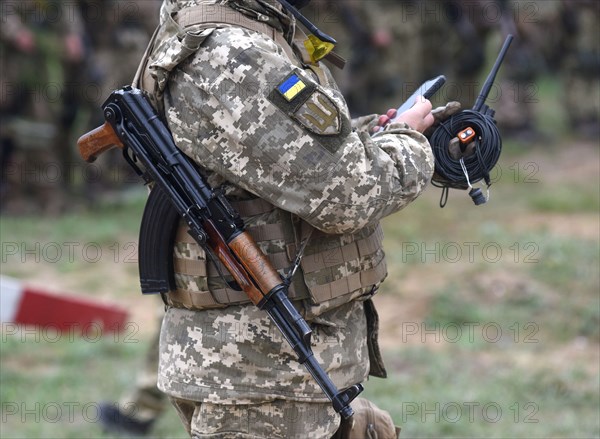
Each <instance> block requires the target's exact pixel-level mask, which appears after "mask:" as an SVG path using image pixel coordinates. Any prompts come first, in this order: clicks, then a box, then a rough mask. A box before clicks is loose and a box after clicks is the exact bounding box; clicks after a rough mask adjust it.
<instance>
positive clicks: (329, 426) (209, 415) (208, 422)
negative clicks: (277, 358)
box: [171, 397, 340, 439]
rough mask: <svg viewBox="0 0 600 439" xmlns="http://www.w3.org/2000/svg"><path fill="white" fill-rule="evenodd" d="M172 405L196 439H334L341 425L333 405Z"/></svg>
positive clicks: (179, 401) (175, 400) (176, 402)
mask: <svg viewBox="0 0 600 439" xmlns="http://www.w3.org/2000/svg"><path fill="white" fill-rule="evenodd" d="M171 402H172V403H173V405H174V406H175V409H176V410H177V412H178V414H179V417H180V418H181V420H182V421H183V424H184V426H185V427H186V429H187V431H188V433H189V434H190V436H191V437H192V438H193V439H209V438H210V439H330V438H331V437H332V436H333V435H334V434H335V432H336V430H337V429H338V427H339V423H340V417H339V415H337V414H336V413H335V411H334V410H333V408H332V406H331V403H329V402H327V403H308V402H302V403H301V402H297V401H289V400H276V401H272V402H267V403H262V404H251V405H221V404H212V403H207V402H202V403H200V402H196V401H188V400H184V399H179V398H174V397H171Z"/></svg>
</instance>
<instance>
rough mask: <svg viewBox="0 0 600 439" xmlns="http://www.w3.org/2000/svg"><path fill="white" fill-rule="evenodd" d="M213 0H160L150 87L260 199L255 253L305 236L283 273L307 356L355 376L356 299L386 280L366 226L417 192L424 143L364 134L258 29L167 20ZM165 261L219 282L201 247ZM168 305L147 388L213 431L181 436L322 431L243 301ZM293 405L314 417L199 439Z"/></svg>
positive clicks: (291, 360) (429, 160) (191, 150)
mask: <svg viewBox="0 0 600 439" xmlns="http://www.w3.org/2000/svg"><path fill="white" fill-rule="evenodd" d="M215 3H217V2H216V1H214V0H206V1H201V0H197V1H175V0H172V1H165V3H164V4H163V8H162V11H161V27H160V29H159V33H158V39H157V41H156V43H155V46H154V50H153V51H152V53H151V54H150V56H149V58H148V63H147V65H148V71H149V72H151V74H152V76H153V78H154V79H155V84H154V86H153V87H154V88H152V92H153V94H154V97H155V99H156V101H157V103H158V107H159V108H161V107H162V108H163V109H164V112H165V116H166V119H167V121H168V123H169V127H170V129H171V131H172V133H173V136H174V139H175V141H176V143H177V145H178V146H179V147H180V148H181V149H182V150H183V151H184V152H185V153H186V154H188V155H189V156H190V157H191V158H192V159H194V160H195V161H196V162H197V163H198V164H199V165H200V166H201V168H202V171H203V172H205V173H206V175H207V177H208V180H209V183H210V184H211V185H212V186H218V185H222V184H224V185H225V189H226V193H227V195H228V197H229V198H230V199H232V200H234V201H244V200H251V199H257V197H258V198H259V199H261V200H265V201H266V202H267V204H268V205H270V206H271V207H270V209H267V210H266V211H262V212H258V213H256V212H254V214H251V213H248V214H246V215H244V216H245V219H246V220H247V221H246V222H247V225H248V227H249V229H250V231H251V233H253V232H252V229H253V228H259V227H262V226H265V229H263V232H264V235H265V237H263V239H262V243H259V244H260V245H261V247H262V248H263V250H264V251H265V252H266V253H267V255H268V256H269V257H273V258H275V257H276V256H277V255H278V254H279V253H282V252H286V253H287V258H288V260H289V259H291V258H293V257H294V256H295V250H297V248H298V246H299V244H300V242H301V241H302V238H303V237H306V236H308V235H312V236H311V238H310V240H309V243H308V245H307V248H306V255H307V256H306V260H305V261H303V265H302V266H301V268H300V269H299V270H298V272H297V274H296V276H295V278H294V285H297V286H298V288H300V289H304V290H305V291H307V292H308V296H304V295H303V294H302V293H299V296H298V297H299V299H298V300H297V301H296V302H295V304H296V305H297V307H298V308H299V309H300V311H301V312H302V313H303V314H304V316H305V318H307V320H308V321H309V323H310V324H311V326H312V328H313V331H314V332H313V343H312V348H313V351H314V353H315V357H316V358H317V359H318V361H319V362H320V364H321V365H322V366H323V368H324V369H325V370H326V371H327V372H328V373H329V374H330V376H331V378H332V380H333V381H334V383H335V384H336V385H337V386H338V387H340V388H344V387H347V386H349V385H351V384H355V383H357V382H361V381H364V379H366V377H367V375H368V373H369V369H370V367H371V369H372V365H370V356H369V351H372V349H371V346H368V343H367V338H368V334H369V333H370V332H369V331H368V330H367V326H368V322H369V321H370V322H373V321H374V319H373V315H372V314H373V312H371V311H370V314H369V313H366V312H365V306H364V301H365V300H367V299H369V298H370V296H371V295H372V294H373V292H374V291H375V287H376V286H377V285H378V284H379V283H380V282H381V281H382V280H383V278H384V277H385V274H386V272H385V262H384V256H383V251H382V249H381V240H380V226H379V225H378V221H379V219H381V218H382V217H384V216H386V215H389V214H392V213H394V212H396V211H398V210H400V209H401V208H403V207H404V206H406V205H407V204H409V203H410V202H411V201H413V200H414V199H415V198H416V197H417V196H418V195H419V194H420V193H421V192H422V191H423V190H424V189H425V187H426V186H427V184H428V182H429V180H430V178H431V175H432V172H433V155H432V153H431V150H430V147H429V144H428V142H427V140H426V139H425V137H424V136H423V135H421V134H420V133H418V132H416V131H414V130H412V129H411V128H410V127H408V126H407V125H405V124H390V125H388V126H387V127H386V129H385V131H383V132H382V133H379V134H378V135H377V136H375V137H371V136H370V135H369V134H368V131H367V128H368V126H369V123H371V124H372V123H373V122H374V119H375V116H371V117H366V118H364V119H361V120H360V121H352V120H350V117H349V112H348V108H347V105H346V103H345V101H344V99H343V97H342V95H341V93H340V92H339V90H338V89H337V87H336V86H335V84H334V83H333V81H332V80H331V76H330V74H329V73H328V71H326V69H323V68H321V66H319V65H313V66H308V65H305V64H303V63H302V62H301V58H300V56H301V54H300V53H299V54H298V58H290V57H289V56H288V55H287V53H290V51H289V50H286V48H284V47H282V45H280V44H277V43H276V42H275V41H276V40H274V39H273V38H271V37H269V36H267V35H265V34H264V33H262V32H256V31H253V30H249V29H247V28H243V27H237V26H231V25H219V24H213V25H212V26H206V25H191V26H189V27H187V28H185V29H184V28H182V27H181V26H180V25H178V21H179V20H180V19H181V18H182V17H183V16H185V13H186V9H187V8H189V7H192V6H198V5H205V6H207V9H206V11H207V13H210V12H211V10H210V7H208V6H210V5H212V4H215ZM218 3H222V2H218ZM225 4H226V5H227V6H232V8H235V9H236V10H238V11H242V12H243V13H244V15H245V16H247V17H251V18H258V19H259V20H260V21H261V22H264V23H269V25H271V26H273V28H274V29H276V31H275V32H279V31H280V32H281V33H282V35H284V36H290V35H292V34H293V33H294V20H293V19H291V18H290V17H288V16H286V15H285V14H284V13H283V12H281V9H280V8H279V7H278V6H275V4H277V2H272V3H267V2H263V1H258V0H256V1H255V0H235V1H230V2H225ZM188 11H189V10H188ZM288 41H290V42H291V40H288ZM300 47H301V46H300ZM290 230H291V232H290ZM311 230H312V231H313V232H314V233H310V231H311ZM268 231H270V232H271V233H267V232H268ZM279 231H280V232H281V236H274V235H276V234H277V233H279ZM307 231H308V233H307ZM254 233H255V234H258V232H257V231H254ZM179 236H180V235H179ZM290 236H291V237H292V241H293V242H290ZM255 237H256V236H255ZM294 237H295V238H296V239H295V240H294V239H293V238H294ZM373 243H377V245H376V246H375V245H373ZM374 247H377V248H374ZM174 256H175V259H178V260H180V261H182V260H183V261H188V263H185V262H180V264H182V265H189V266H190V267H193V270H192V271H194V270H195V274H194V275H193V276H191V277H189V275H183V276H182V274H181V273H176V276H178V278H179V283H178V286H179V287H180V288H185V289H186V291H188V292H191V293H193V292H194V291H196V292H197V293H200V292H202V290H206V289H208V290H209V291H210V292H211V293H214V292H215V291H216V289H218V287H217V285H216V284H213V283H212V282H213V281H216V279H217V277H216V276H213V278H212V280H211V277H210V276H209V277H208V278H207V277H206V276H207V275H210V270H209V269H207V268H205V267H203V266H202V263H200V265H198V264H197V262H198V261H200V262H202V261H204V259H205V255H204V253H203V252H202V251H201V250H200V249H199V248H194V247H193V244H192V243H189V242H187V243H186V242H179V243H178V244H177V245H176V248H175V251H174ZM176 265H177V264H176ZM176 271H177V270H176ZM185 276H188V277H185ZM327 293H329V294H327ZM369 303H370V302H369ZM182 308H183V307H171V308H169V309H168V310H167V313H166V315H165V318H164V320H163V326H162V330H161V343H160V366H159V388H160V389H161V390H163V391H165V392H166V393H168V394H169V395H171V397H174V398H177V401H178V404H180V406H182V405H181V404H183V406H185V404H186V403H185V402H186V401H188V406H187V407H188V409H186V410H187V411H186V413H188V414H189V413H190V410H189V407H191V406H193V407H194V409H193V410H191V412H193V413H195V415H193V416H192V415H190V416H185V417H183V418H184V419H186V420H185V421H184V422H186V423H187V426H188V428H189V430H190V431H192V426H193V425H200V424H201V422H200V421H199V419H200V418H198V416H200V415H199V414H200V413H204V412H205V411H209V412H210V416H209V415H208V414H207V415H206V416H207V417H211V418H212V421H211V423H212V426H207V427H206V429H204V430H203V431H198V429H196V430H194V431H192V434H193V435H194V437H223V438H225V437H240V438H241V437H314V438H326V437H331V435H332V434H333V432H334V431H335V429H336V427H337V424H338V419H337V415H335V414H334V413H333V412H332V411H331V409H329V408H328V404H327V400H326V397H325V396H324V394H323V393H322V391H321V390H320V388H318V386H317V385H316V383H315V382H314V381H313V379H312V377H311V376H310V375H309V374H308V372H307V371H306V370H304V368H303V367H302V366H300V365H299V364H298V363H297V361H296V359H295V355H294V354H293V352H292V351H291V349H290V348H289V347H288V345H287V343H286V342H285V341H283V340H282V339H281V336H280V334H279V332H278V330H277V329H276V328H275V327H274V326H273V324H272V323H271V321H270V320H269V318H268V317H267V316H266V314H265V313H264V312H262V311H260V310H258V309H256V308H255V307H253V306H248V305H243V304H242V305H231V306H228V307H225V308H217V309H203V310H197V309H182ZM367 308H368V309H369V310H370V309H371V308H372V307H371V306H369V307H367ZM375 350H376V349H375ZM190 404H191V406H190ZM265 404H267V406H265ZM300 404H302V406H303V405H304V404H308V406H307V407H313V408H315V409H316V410H317V411H316V412H315V413H319V415H322V418H320V419H322V420H321V421H319V422H317V423H315V421H314V417H313V419H312V420H311V421H309V420H307V419H308V418H302V423H301V426H300V427H298V429H297V430H294V429H293V428H292V427H291V426H289V425H288V426H283V427H282V425H284V424H281V423H279V424H273V423H271V422H256V423H253V424H252V426H253V428H254V429H253V430H252V431H249V432H248V433H241V432H239V430H235V431H238V432H239V434H236V435H233V434H231V435H228V434H225V433H223V430H222V429H221V430H219V433H215V435H214V436H208V435H210V434H212V433H214V432H215V431H216V430H211V429H213V428H216V427H215V426H214V423H215V422H217V423H221V424H222V425H231V422H234V421H231V422H230V421H228V420H227V419H226V418H227V417H228V416H230V415H231V416H234V417H235V416H238V415H235V413H238V412H239V411H240V410H241V411H243V410H246V413H260V412H261V410H263V408H264V407H271V406H270V405H272V407H276V413H281V414H282V415H281V416H283V417H286V416H287V415H284V414H285V413H293V411H294V410H296V409H299V408H301V407H302V406H301V405H300ZM176 405H177V404H176ZM245 405H248V407H242V406H245ZM311 410H312V409H311ZM180 411H181V410H180ZM234 412H235V413H234ZM196 415H198V416H196ZM191 419H195V420H193V421H192V420H191ZM280 427H281V428H280ZM203 428H204V427H203ZM219 428H220V427H219ZM224 428H225V427H224ZM226 428H229V427H226ZM231 428H233V427H231ZM294 428H295V427H294ZM273 429H275V430H273ZM230 431H232V430H230ZM294 431H296V432H302V433H301V434H302V435H303V436H297V434H298V433H294ZM211 432H212V433H211ZM307 432H310V435H309V436H307Z"/></svg>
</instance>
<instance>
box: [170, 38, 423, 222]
mask: <svg viewBox="0 0 600 439" xmlns="http://www.w3.org/2000/svg"><path fill="white" fill-rule="evenodd" d="M165 107H166V111H167V113H168V120H169V124H170V128H171V130H172V132H173V135H174V138H175V141H176V142H177V144H178V146H179V147H180V148H181V149H183V150H184V151H185V152H186V153H187V154H188V155H190V156H191V157H192V158H193V159H195V160H196V161H197V162H198V163H200V164H201V165H203V166H204V167H206V168H208V169H210V170H212V171H215V172H217V173H218V174H220V175H222V176H223V177H224V178H225V179H227V180H229V181H231V182H233V183H234V184H237V185H239V186H240V187H242V188H244V189H246V190H248V191H250V192H253V193H255V194H257V195H258V196H260V197H263V198H265V199H268V200H269V201H270V202H272V203H273V204H275V205H276V206H278V207H280V208H282V209H285V210H288V211H290V212H292V213H294V214H297V215H299V216H300V217H302V218H303V219H305V220H306V221H308V222H309V223H311V224H312V225H313V226H315V227H317V228H319V229H321V230H323V231H325V232H328V233H343V232H352V231H355V230H358V229H360V228H362V227H364V226H365V225H367V224H369V223H371V222H374V221H376V220H379V219H380V218H382V217H384V216H386V215H389V214H391V213H393V212H396V211H398V210H400V209H401V208H403V207H404V206H406V205H407V204H408V203H409V202H411V201H412V200H414V199H415V198H416V197H417V196H418V195H419V194H420V193H421V192H422V191H423V189H424V188H425V187H426V186H427V183H428V182H429V180H430V178H431V175H432V173H433V155H432V152H431V149H430V146H429V144H428V142H427V140H426V138H425V137H424V136H423V135H422V134H421V133H419V132H418V131H415V130H413V129H411V128H410V127H409V126H408V125H406V124H404V123H392V124H389V125H388V126H387V127H386V129H385V131H384V132H382V133H380V135H378V136H377V137H376V138H371V137H370V135H369V133H368V132H366V131H357V130H353V129H352V127H351V122H350V119H349V113H348V109H347V106H346V104H345V101H344V99H343V97H342V96H341V95H340V94H339V92H337V91H336V90H335V89H334V88H332V87H324V86H321V85H319V84H318V83H317V82H316V79H315V78H314V77H312V76H311V75H308V74H307V73H306V72H304V71H302V70H299V69H297V68H296V67H295V66H294V65H293V64H292V63H291V62H290V61H289V60H288V59H287V58H286V56H285V54H284V52H283V50H282V49H281V48H279V47H278V46H277V45H276V44H275V43H274V42H272V41H271V40H269V39H267V38H265V37H263V36H262V35H259V34H257V33H253V32H249V31H245V30H241V29H230V30H217V31H215V32H214V33H213V35H212V36H211V37H210V38H209V39H208V40H207V41H206V43H205V46H204V47H203V48H202V49H201V50H200V51H199V52H198V53H197V54H195V55H194V56H193V57H192V58H191V59H190V60H188V61H186V62H185V63H184V64H183V65H181V66H180V67H179V68H178V69H177V70H176V71H175V72H174V73H173V75H172V77H171V81H170V83H169V86H168V90H167V91H166V93H165Z"/></svg>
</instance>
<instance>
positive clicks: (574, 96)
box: [562, 0, 600, 140]
mask: <svg viewBox="0 0 600 439" xmlns="http://www.w3.org/2000/svg"><path fill="white" fill-rule="evenodd" d="M562 12H563V17H564V21H563V25H564V28H565V32H564V34H565V35H568V36H569V37H568V38H567V39H566V42H565V45H566V50H564V51H563V52H562V54H563V55H564V56H563V59H564V63H563V66H562V67H563V71H564V80H563V94H564V102H565V108H566V110H567V115H568V118H569V124H570V128H571V131H572V132H573V133H575V134H576V135H577V134H578V135H580V136H582V137H585V138H588V139H593V140H598V138H599V137H600V82H599V81H598V78H599V77H600V38H598V29H600V3H598V2H597V1H591V0H578V1H563V2H562Z"/></svg>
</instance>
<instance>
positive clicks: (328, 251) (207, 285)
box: [134, 4, 387, 317]
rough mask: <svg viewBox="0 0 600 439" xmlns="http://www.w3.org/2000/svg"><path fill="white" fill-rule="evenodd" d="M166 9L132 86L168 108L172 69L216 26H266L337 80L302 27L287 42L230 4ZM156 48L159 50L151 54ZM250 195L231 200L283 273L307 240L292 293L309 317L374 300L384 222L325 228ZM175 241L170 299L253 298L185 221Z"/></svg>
mask: <svg viewBox="0 0 600 439" xmlns="http://www.w3.org/2000/svg"><path fill="white" fill-rule="evenodd" d="M209 10H210V14H208V13H207V11H209ZM161 14H162V19H161V23H163V24H162V25H161V26H160V27H159V28H158V29H157V31H156V32H155V34H154V36H153V39H152V42H151V44H150V46H149V47H148V50H147V51H146V54H145V56H144V59H143V60H142V63H141V64H140V68H139V69H138V73H137V74H136V79H135V80H134V85H136V86H138V87H139V88H143V89H144V90H146V91H147V92H148V93H149V94H150V95H151V97H152V98H153V100H154V103H155V104H156V106H157V107H158V109H159V111H161V112H163V113H164V109H163V108H162V94H163V92H164V89H165V86H166V83H167V80H168V76H169V72H170V71H171V70H172V69H174V68H175V67H176V66H177V65H178V64H179V63H181V62H182V61H183V60H185V59H186V58H187V57H189V56H190V55H192V54H193V53H195V52H196V51H197V50H198V49H199V48H200V46H201V45H202V43H203V41H204V40H205V39H206V38H207V37H208V36H209V35H210V33H211V32H212V31H213V30H214V29H215V28H222V27H229V26H237V27H242V28H246V29H248V30H251V31H254V32H259V33H262V34H263V35H265V36H267V37H268V38H271V39H273V40H274V41H275V43H277V44H278V45H279V46H281V47H282V48H283V50H284V51H285V53H286V54H287V56H288V58H289V59H290V61H291V62H292V63H294V64H295V65H296V66H298V67H300V68H307V66H308V68H310V70H311V71H312V72H313V73H314V74H315V75H316V76H317V78H318V81H319V82H320V83H321V84H322V85H325V86H330V85H332V84H331V83H330V82H329V81H330V79H328V78H331V76H330V75H328V72H326V71H325V70H324V69H322V68H321V67H320V66H317V65H314V64H312V63H310V58H309V56H308V54H307V53H306V51H305V50H304V47H303V44H302V41H303V40H304V39H305V38H306V36H305V35H304V34H303V33H302V32H301V31H300V30H299V29H296V38H295V39H294V42H292V44H289V43H288V42H287V41H286V40H285V38H284V37H283V35H282V33H281V32H278V31H276V30H275V29H274V28H273V27H271V26H269V25H267V24H265V23H262V22H258V21H255V20H253V19H251V18H249V17H247V16H245V15H244V14H242V13H240V12H237V11H235V10H233V9H231V8H229V7H227V6H221V5H216V4H215V5H210V8H208V6H207V5H199V6H197V7H191V8H186V9H182V10H179V11H177V13H171V12H170V11H169V10H168V9H167V8H166V7H165V6H163V9H162V10H161ZM161 47H169V50H161ZM153 53H159V54H160V56H157V57H154V58H153ZM295 53H296V54H297V55H295ZM244 194H245V195H244V196H243V197H242V198H241V199H238V200H232V205H233V206H234V207H235V208H236V209H237V210H238V212H239V213H240V215H241V216H242V218H243V220H244V222H245V225H246V229H247V230H248V232H249V233H250V235H252V237H253V238H254V240H255V241H256V242H257V244H258V245H259V247H260V248H261V249H262V250H263V251H264V253H265V254H266V255H267V256H268V258H269V259H270V261H271V263H272V264H273V266H274V267H275V269H277V270H278V271H279V272H280V274H281V275H282V276H286V275H287V274H288V272H289V270H290V268H291V266H292V265H293V261H294V259H295V258H296V253H297V251H298V249H299V248H300V246H301V244H302V243H303V242H304V241H305V240H307V239H308V241H307V244H306V246H305V249H304V256H303V258H302V260H301V263H300V269H299V270H298V272H296V274H295V276H294V277H293V279H292V284H291V287H290V290H289V295H290V298H291V299H293V300H297V301H302V303H303V304H304V307H303V308H304V314H305V316H306V317H311V316H314V315H318V314H320V313H322V312H323V311H325V310H327V309H330V308H333V307H336V306H339V305H341V304H343V303H346V302H349V301H351V300H356V299H359V298H360V299H361V300H366V299H368V298H369V297H371V296H372V294H374V292H375V291H376V287H377V286H378V285H379V284H380V283H381V282H382V281H383V279H384V278H385V276H386V275H387V270H386V264H385V258H384V253H383V250H382V240H383V232H382V229H381V226H380V225H379V224H376V225H373V226H369V227H365V228H364V229H362V230H361V231H359V232H358V233H355V234H341V235H332V234H325V233H323V232H320V231H319V230H317V229H315V228H313V227H312V226H310V225H309V224H308V223H306V222H305V221H303V220H302V219H300V218H299V217H297V216H295V215H292V214H290V213H289V212H286V211H284V210H281V209H278V208H276V207H275V206H273V205H272V204H270V203H269V202H267V201H265V200H263V199H260V198H255V197H254V196H251V195H250V194H249V193H247V192H244ZM174 240H175V245H174V251H173V270H174V272H175V276H174V283H175V286H174V288H171V291H170V292H169V294H167V297H166V300H167V303H168V304H169V305H170V306H174V307H179V308H186V309H196V310H199V309H210V308H221V307H226V306H228V305H233V304H246V303H250V301H249V300H248V299H247V297H246V295H245V294H244V293H243V292H242V291H238V290H236V289H235V288H232V287H231V284H230V283H229V282H231V281H232V280H233V278H232V277H231V276H228V274H227V270H226V269H225V267H223V266H222V265H221V264H220V262H219V261H212V260H207V256H206V253H205V252H204V250H203V249H202V248H201V247H200V246H199V245H198V244H197V243H196V242H195V241H194V240H193V239H192V238H191V237H190V236H189V235H188V234H187V227H186V226H185V224H184V223H183V222H181V223H180V224H179V228H178V230H177V231H176V232H175V238H174Z"/></svg>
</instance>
